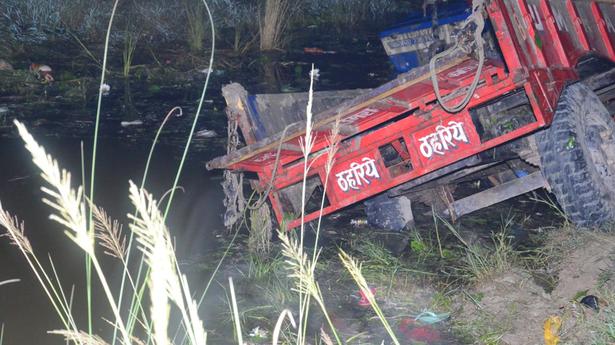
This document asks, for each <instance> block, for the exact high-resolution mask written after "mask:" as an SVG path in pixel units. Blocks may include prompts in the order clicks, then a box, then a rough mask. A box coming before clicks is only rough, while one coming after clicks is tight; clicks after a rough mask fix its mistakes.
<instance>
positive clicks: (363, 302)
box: [357, 288, 376, 307]
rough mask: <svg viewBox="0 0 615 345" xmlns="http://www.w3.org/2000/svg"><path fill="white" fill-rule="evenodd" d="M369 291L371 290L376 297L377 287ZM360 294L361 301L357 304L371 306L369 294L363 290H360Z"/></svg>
mask: <svg viewBox="0 0 615 345" xmlns="http://www.w3.org/2000/svg"><path fill="white" fill-rule="evenodd" d="M369 291H371V293H372V295H374V297H376V288H370V289H369ZM359 295H360V296H361V299H359V302H358V303H357V304H358V305H359V306H361V307H369V306H370V304H369V299H368V298H367V295H365V293H364V292H363V290H359Z"/></svg>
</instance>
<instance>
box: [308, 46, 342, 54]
mask: <svg viewBox="0 0 615 345" xmlns="http://www.w3.org/2000/svg"><path fill="white" fill-rule="evenodd" d="M303 52H304V53H305V54H314V55H321V54H336V51H334V50H324V49H322V48H317V47H305V48H303Z"/></svg>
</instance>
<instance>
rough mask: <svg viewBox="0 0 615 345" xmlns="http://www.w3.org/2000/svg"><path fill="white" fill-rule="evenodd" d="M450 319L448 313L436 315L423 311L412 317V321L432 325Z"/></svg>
mask: <svg viewBox="0 0 615 345" xmlns="http://www.w3.org/2000/svg"><path fill="white" fill-rule="evenodd" d="M449 317H450V314H449V313H441V314H436V313H434V312H432V311H424V312H422V313H420V314H418V315H417V316H415V317H414V321H418V322H421V323H425V324H428V325H433V324H434V323H438V322H442V321H446V320H447V319H448V318H449Z"/></svg>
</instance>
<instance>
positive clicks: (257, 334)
mask: <svg viewBox="0 0 615 345" xmlns="http://www.w3.org/2000/svg"><path fill="white" fill-rule="evenodd" d="M268 335H269V332H267V330H266V329H262V328H260V327H259V326H256V327H254V328H253V329H252V330H251V331H250V333H249V334H248V336H250V337H251V338H259V339H266V338H267V337H268Z"/></svg>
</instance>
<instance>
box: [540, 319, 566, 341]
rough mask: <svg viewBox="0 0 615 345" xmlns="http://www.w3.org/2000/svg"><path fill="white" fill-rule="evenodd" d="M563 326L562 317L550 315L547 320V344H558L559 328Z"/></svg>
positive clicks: (545, 328)
mask: <svg viewBox="0 0 615 345" xmlns="http://www.w3.org/2000/svg"><path fill="white" fill-rule="evenodd" d="M561 327H562V319H561V318H560V317H559V316H550V317H549V318H548V319H547V320H545V325H544V330H545V333H544V335H545V345H557V344H558V343H559V336H558V334H559V330H560V328H561Z"/></svg>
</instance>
